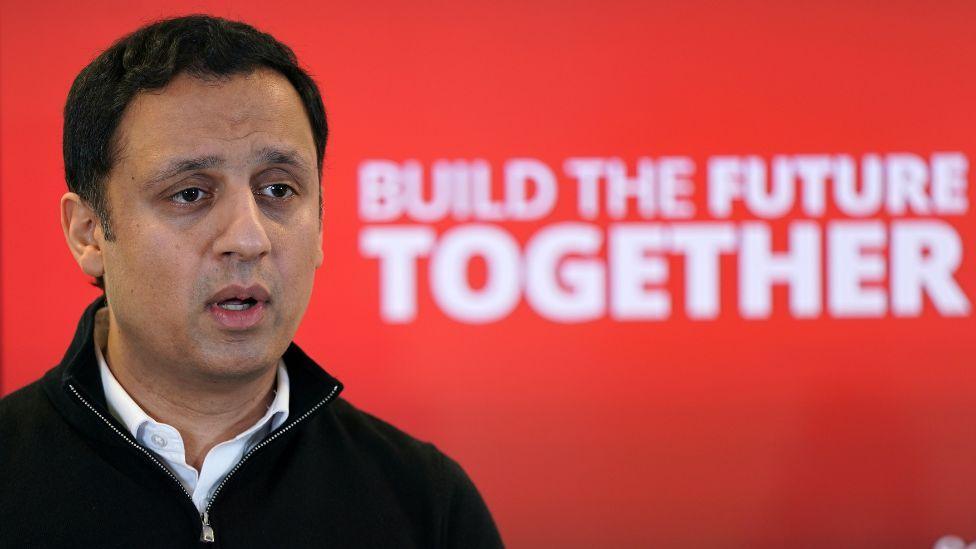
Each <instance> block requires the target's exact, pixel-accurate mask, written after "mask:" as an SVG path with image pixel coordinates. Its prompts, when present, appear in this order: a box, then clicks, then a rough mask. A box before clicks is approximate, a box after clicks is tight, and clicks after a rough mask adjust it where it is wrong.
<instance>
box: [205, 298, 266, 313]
mask: <svg viewBox="0 0 976 549" xmlns="http://www.w3.org/2000/svg"><path fill="white" fill-rule="evenodd" d="M257 304H258V300H256V299H254V298H253V297H249V298H247V299H237V298H234V299H225V300H223V301H220V302H218V303H214V305H215V306H217V307H220V308H221V309H223V310H225V311H246V310H248V309H250V308H251V307H253V306H255V305H257Z"/></svg>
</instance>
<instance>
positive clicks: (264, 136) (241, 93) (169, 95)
mask: <svg viewBox="0 0 976 549" xmlns="http://www.w3.org/2000/svg"><path fill="white" fill-rule="evenodd" d="M116 144H117V150H118V151H119V154H118V156H117V161H116V168H119V169H120V170H123V171H126V172H127V173H129V175H131V176H132V177H138V176H144V175H147V172H148V171H149V170H152V169H153V168H154V167H155V166H158V165H160V164H162V163H165V162H166V161H168V160H169V159H171V158H173V157H177V156H187V155H193V156H220V157H223V158H227V159H228V162H229V163H230V164H234V163H235V162H245V161H246V160H247V159H248V158H249V157H251V156H253V155H255V154H258V152H259V151H264V150H267V149H268V148H269V147H270V148H287V149H290V150H295V151H298V153H299V154H301V155H302V156H303V157H305V158H304V160H305V161H306V162H307V163H308V164H309V165H313V166H314V165H315V145H314V140H313V137H312V130H311V125H310V124H309V121H308V117H307V116H306V114H305V109H304V106H303V105H302V102H301V99H300V98H299V97H298V93H297V92H296V91H295V88H294V87H292V85H291V83H290V82H288V79H286V78H285V77H284V76H282V75H281V74H279V73H277V72H275V71H272V70H270V69H257V70H255V71H253V72H251V73H248V74H239V75H234V76H229V77H210V78H198V77H195V76H190V75H188V74H185V73H184V74H180V75H178V76H176V77H175V78H174V79H173V80H172V81H171V82H170V83H169V84H168V85H167V86H166V87H164V88H162V89H159V90H152V91H144V92H140V93H139V94H137V95H136V96H135V97H134V98H133V99H132V101H131V102H130V104H129V105H128V106H127V108H126V110H125V113H124V114H123V117H122V120H121V121H120V123H119V128H118V131H117V134H116Z"/></svg>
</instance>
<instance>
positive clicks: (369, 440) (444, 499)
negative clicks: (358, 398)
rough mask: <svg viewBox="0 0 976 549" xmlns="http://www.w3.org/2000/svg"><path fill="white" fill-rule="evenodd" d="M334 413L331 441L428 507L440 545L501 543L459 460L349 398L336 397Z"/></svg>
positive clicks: (414, 501) (490, 545) (415, 503)
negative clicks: (355, 403) (344, 448)
mask: <svg viewBox="0 0 976 549" xmlns="http://www.w3.org/2000/svg"><path fill="white" fill-rule="evenodd" d="M331 412H332V413H331V414H329V415H330V416H331V417H332V418H333V420H334V421H335V423H334V424H333V425H331V426H330V427H331V428H332V429H330V432H329V433H328V434H327V435H328V436H329V438H330V439H331V443H332V444H344V445H346V446H347V448H346V450H349V451H351V452H353V454H354V455H353V456H350V457H351V459H352V460H354V463H355V464H356V466H358V467H359V468H365V469H367V470H371V471H374V472H375V473H376V474H378V475H381V476H384V477H386V478H387V479H388V482H389V485H390V486H397V487H399V489H400V490H403V493H404V494H405V495H406V496H407V497H408V499H409V500H410V501H411V502H412V506H415V507H417V506H419V507H424V508H427V509H428V512H429V513H430V514H431V515H432V516H433V518H434V524H436V527H434V528H435V530H436V531H437V539H440V540H441V543H439V544H437V545H440V546H446V547H465V548H477V547H485V548H496V547H501V546H502V542H501V538H500V537H499V535H498V529H497V527H496V526H495V523H494V520H493V519H492V517H491V513H490V512H489V510H488V508H487V506H486V505H485V502H484V500H483V499H482V497H481V494H480V493H479V492H478V489H477V488H476V487H475V485H474V483H473V482H472V481H471V479H470V477H468V475H467V473H466V472H465V471H464V469H463V468H462V467H461V466H460V465H459V464H458V462H457V461H455V460H454V459H452V458H451V457H449V456H448V455H446V454H445V453H444V452H442V451H441V450H440V449H438V448H437V447H436V446H435V445H433V444H431V443H430V442H426V441H423V440H419V439H417V438H415V437H413V436H412V435H410V434H408V433H406V432H404V431H402V430H400V429H399V428H397V427H395V426H393V425H391V424H390V423H388V422H386V421H384V420H382V419H380V418H378V417H376V416H374V415H372V414H370V413H368V412H364V411H362V410H360V409H359V408H356V407H355V406H353V405H352V404H350V403H349V402H348V401H346V400H344V399H336V401H335V402H334V403H333V404H332V406H331ZM427 498H430V499H427Z"/></svg>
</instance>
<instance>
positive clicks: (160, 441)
mask: <svg viewBox="0 0 976 549" xmlns="http://www.w3.org/2000/svg"><path fill="white" fill-rule="evenodd" d="M149 440H151V441H152V443H153V444H155V445H156V446H158V447H160V448H165V447H166V439H165V438H163V437H161V436H159V435H157V434H153V436H151V437H149Z"/></svg>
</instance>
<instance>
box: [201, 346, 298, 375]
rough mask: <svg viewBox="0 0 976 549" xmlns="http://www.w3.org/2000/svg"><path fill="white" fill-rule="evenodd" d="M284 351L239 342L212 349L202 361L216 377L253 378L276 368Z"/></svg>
mask: <svg viewBox="0 0 976 549" xmlns="http://www.w3.org/2000/svg"><path fill="white" fill-rule="evenodd" d="M283 352H284V351H282V353H283ZM282 353H269V352H268V346H266V345H264V346H260V348H253V346H251V345H240V344H239V343H238V344H232V345H220V346H218V348H212V349H210V352H209V353H207V354H208V356H207V358H206V359H205V360H203V361H202V363H203V364H205V368H206V371H207V373H208V374H209V375H210V376H212V377H213V378H215V379H223V380H228V379H242V380H243V379H253V378H257V377H260V376H262V375H264V374H266V373H267V372H268V370H272V369H274V368H275V367H276V366H277V365H278V359H279V358H281V355H282Z"/></svg>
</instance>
